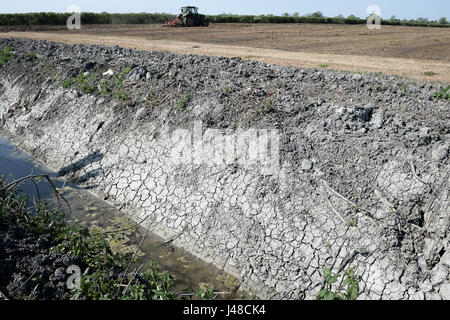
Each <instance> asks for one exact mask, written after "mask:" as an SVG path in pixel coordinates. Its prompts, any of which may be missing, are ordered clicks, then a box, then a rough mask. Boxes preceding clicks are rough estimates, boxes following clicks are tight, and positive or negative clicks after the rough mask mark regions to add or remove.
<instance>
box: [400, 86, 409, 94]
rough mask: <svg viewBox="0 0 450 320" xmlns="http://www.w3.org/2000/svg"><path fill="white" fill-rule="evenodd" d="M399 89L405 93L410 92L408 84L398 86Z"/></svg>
mask: <svg viewBox="0 0 450 320" xmlns="http://www.w3.org/2000/svg"><path fill="white" fill-rule="evenodd" d="M398 89H399V90H400V91H402V92H403V93H404V94H408V89H407V88H406V85H404V84H402V85H400V86H398Z"/></svg>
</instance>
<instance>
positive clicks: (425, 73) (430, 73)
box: [423, 71, 439, 77]
mask: <svg viewBox="0 0 450 320" xmlns="http://www.w3.org/2000/svg"><path fill="white" fill-rule="evenodd" d="M423 74H424V75H426V76H429V77H433V76H437V75H438V74H439V73H436V72H433V71H426V72H424V73H423Z"/></svg>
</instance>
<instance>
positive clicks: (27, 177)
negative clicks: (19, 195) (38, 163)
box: [1, 174, 72, 211]
mask: <svg viewBox="0 0 450 320" xmlns="http://www.w3.org/2000/svg"><path fill="white" fill-rule="evenodd" d="M36 178H45V179H47V182H48V183H49V184H50V186H51V188H52V190H53V192H54V193H55V195H56V200H57V201H58V206H59V209H60V210H62V207H61V202H60V200H59V198H61V199H63V200H64V202H65V203H66V205H67V207H68V208H69V211H72V209H71V207H70V205H69V202H67V200H66V198H64V196H63V195H62V194H61V193H60V192H59V191H58V189H57V188H56V187H55V185H54V183H53V181H52V180H51V179H50V177H49V176H48V175H46V174H38V175H28V176H26V177H22V178H20V179H17V180H15V181H13V182H11V183H10V184H8V185H6V186H4V187H3V188H2V189H1V191H9V190H10V189H11V188H13V187H15V186H16V185H18V184H20V183H21V182H22V181H25V180H28V179H29V180H31V181H33V179H36Z"/></svg>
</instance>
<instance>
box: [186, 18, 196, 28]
mask: <svg viewBox="0 0 450 320" xmlns="http://www.w3.org/2000/svg"><path fill="white" fill-rule="evenodd" d="M184 25H185V26H186V27H193V26H194V25H195V19H194V17H193V16H187V17H185V18H184Z"/></svg>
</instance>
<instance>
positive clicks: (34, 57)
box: [28, 51, 37, 61]
mask: <svg viewBox="0 0 450 320" xmlns="http://www.w3.org/2000/svg"><path fill="white" fill-rule="evenodd" d="M28 58H30V60H31V61H35V60H37V56H36V53H34V52H33V51H31V52H29V53H28Z"/></svg>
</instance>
